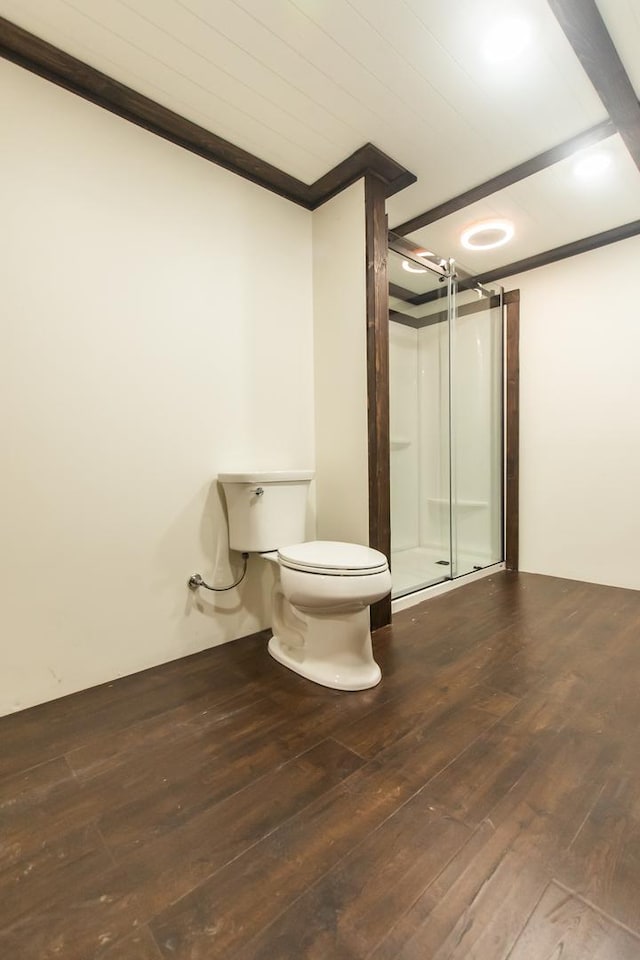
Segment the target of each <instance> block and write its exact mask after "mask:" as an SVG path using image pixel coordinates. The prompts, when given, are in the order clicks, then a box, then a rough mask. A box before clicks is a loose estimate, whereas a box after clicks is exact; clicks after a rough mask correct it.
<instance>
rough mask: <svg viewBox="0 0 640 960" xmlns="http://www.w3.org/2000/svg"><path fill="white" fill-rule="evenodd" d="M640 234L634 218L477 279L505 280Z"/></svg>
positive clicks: (481, 281) (492, 271)
mask: <svg viewBox="0 0 640 960" xmlns="http://www.w3.org/2000/svg"><path fill="white" fill-rule="evenodd" d="M639 234H640V220H633V221H632V222H631V223H625V224H622V226H620V227H613V228H612V229H611V230H604V231H603V232H602V233H594V234H593V235H592V236H590V237H583V238H582V239H581V240H573V241H572V242H571V243H565V244H563V245H562V246H561V247H554V248H553V249H552V250H546V251H545V252H544V253H536V254H534V256H532V257H526V258H525V259H524V260H516V261H514V262H513V263H507V264H505V265H504V266H503V267H496V269H495V270H488V271H487V272H486V273H479V274H478V275H477V276H476V277H475V279H476V280H477V281H478V282H480V283H494V282H495V281H500V280H504V279H506V278H507V277H513V276H515V274H517V273H526V272H527V270H535V269H536V267H545V266H546V265H547V264H549V263H556V261H558V260H566V259H567V257H575V256H577V255H578V254H579V253H587V252H588V251H589V250H597V248H598V247H606V246H607V245H608V244H610V243H617V242H618V240H627V239H628V238H629V237H635V236H638V235H639Z"/></svg>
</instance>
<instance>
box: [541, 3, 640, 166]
mask: <svg viewBox="0 0 640 960" xmlns="http://www.w3.org/2000/svg"><path fill="white" fill-rule="evenodd" d="M547 2H548V3H549V6H550V7H551V9H552V10H553V13H554V14H555V17H556V19H557V21H558V23H559V24H560V26H561V27H562V29H563V30H564V33H565V36H566V38H567V40H568V41H569V43H570V44H571V46H572V47H573V50H574V53H575V54H576V56H577V57H578V59H579V60H580V63H581V64H582V66H583V67H584V70H585V72H586V74H587V76H588V77H589V79H590V80H591V83H592V84H593V86H594V87H595V89H596V92H597V94H598V96H599V97H600V99H601V100H602V102H603V104H604V106H605V107H606V110H607V113H608V114H609V116H610V117H611V119H612V121H613V123H614V124H615V126H616V129H617V130H618V132H619V133H620V136H621V137H622V139H623V140H624V142H625V144H626V145H627V149H628V150H629V153H630V154H631V156H632V157H633V159H634V161H635V163H636V165H637V167H638V169H640V103H638V98H637V96H636V93H635V90H634V88H633V85H632V83H631V80H630V79H629V75H628V73H627V71H626V70H625V67H624V64H623V63H622V60H621V59H620V55H619V54H618V51H617V50H616V48H615V45H614V43H613V40H612V39H611V37H610V35H609V31H608V30H607V28H606V26H605V23H604V20H603V19H602V16H601V14H600V11H599V10H598V7H597V6H596V3H595V0H547Z"/></svg>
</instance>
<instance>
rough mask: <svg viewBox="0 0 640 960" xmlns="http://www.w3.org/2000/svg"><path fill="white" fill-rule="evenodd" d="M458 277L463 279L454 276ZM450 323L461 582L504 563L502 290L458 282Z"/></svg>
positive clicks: (454, 504)
mask: <svg viewBox="0 0 640 960" xmlns="http://www.w3.org/2000/svg"><path fill="white" fill-rule="evenodd" d="M454 276H455V274H454ZM453 284H454V286H453V291H452V292H453V296H452V300H451V323H450V336H451V344H450V362H451V372H450V387H451V403H450V414H451V443H450V449H451V498H450V499H451V546H452V569H451V575H452V576H453V577H459V576H464V575H465V574H467V573H471V572H473V571H474V570H481V569H483V568H484V567H487V566H490V565H491V564H494V563H499V562H500V560H501V559H502V554H503V545H502V542H503V537H502V488H503V456H502V439H503V438H502V433H503V431H502V423H503V412H502V411H503V406H502V389H503V378H502V367H503V359H502V351H503V332H502V331H503V325H502V289H501V288H500V287H494V288H486V287H481V286H480V285H479V284H476V285H473V286H470V284H469V282H468V281H465V279H461V278H460V277H455V279H454V281H453Z"/></svg>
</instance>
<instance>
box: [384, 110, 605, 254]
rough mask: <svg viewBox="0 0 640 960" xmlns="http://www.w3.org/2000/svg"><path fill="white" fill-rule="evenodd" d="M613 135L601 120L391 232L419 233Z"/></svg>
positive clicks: (404, 234) (403, 233)
mask: <svg viewBox="0 0 640 960" xmlns="http://www.w3.org/2000/svg"><path fill="white" fill-rule="evenodd" d="M615 132H616V127H615V126H614V124H613V123H612V122H611V120H603V121H602V123H598V124H596V126H595V127H591V128H590V129H589V130H585V131H584V132H583V133H579V134H577V136H575V137H571V138H570V139H569V140H565V141H563V143H559V144H557V145H556V146H555V147H551V149H549V150H545V151H544V152H543V153H539V154H538V155H537V156H535V157H531V159H530V160H525V161H524V163H519V164H518V165H517V166H516V167H512V168H511V169H510V170H505V172H504V173H499V174H498V175H497V176H496V177H492V178H491V180H485V182H484V183H480V184H478V186H477V187H472V188H471V189H470V190H466V191H465V192H464V193H460V194H458V196H457V197H452V198H451V200H445V201H444V203H439V204H438V205H437V206H436V207H432V208H431V209H430V210H425V212H424V213H419V214H418V215H417V216H415V217H412V218H411V220H405V222H404V223H401V224H400V225H399V226H397V227H393V230H392V232H393V233H398V234H402V235H403V236H406V234H408V233H413V232H414V231H415V230H420V229H421V228H422V227H426V226H427V225H428V224H430V223H435V221H436V220H442V218H443V217H448V216H449V215H450V214H452V213H456V212H457V211H458V210H462V209H463V208H464V207H468V206H469V204H470V203H476V202H477V201H478V200H484V199H485V197H490V196H491V195H492V194H494V193H497V192H498V190H504V189H505V188H506V187H511V186H513V184H514V183H518V182H519V181H520V180H526V178H527V177H531V176H533V174H534V173H540V171H541V170H545V169H546V168H547V167H550V166H552V165H553V164H554V163H558V162H559V161H560V160H566V158H567V157H570V156H572V155H573V154H574V153H576V151H578V150H582V149H584V148H585V147H590V146H592V145H593V144H594V143H599V142H600V141H601V140H605V139H606V138H607V137H612V136H613V135H614V134H615Z"/></svg>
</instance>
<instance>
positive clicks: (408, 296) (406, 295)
mask: <svg viewBox="0 0 640 960" xmlns="http://www.w3.org/2000/svg"><path fill="white" fill-rule="evenodd" d="M389 294H390V296H392V297H397V299H398V300H404V301H405V303H412V302H413V298H414V297H417V296H418V294H417V293H416V292H415V290H408V289H407V288H406V287H401V286H400V285H399V284H397V283H390V284H389Z"/></svg>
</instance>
